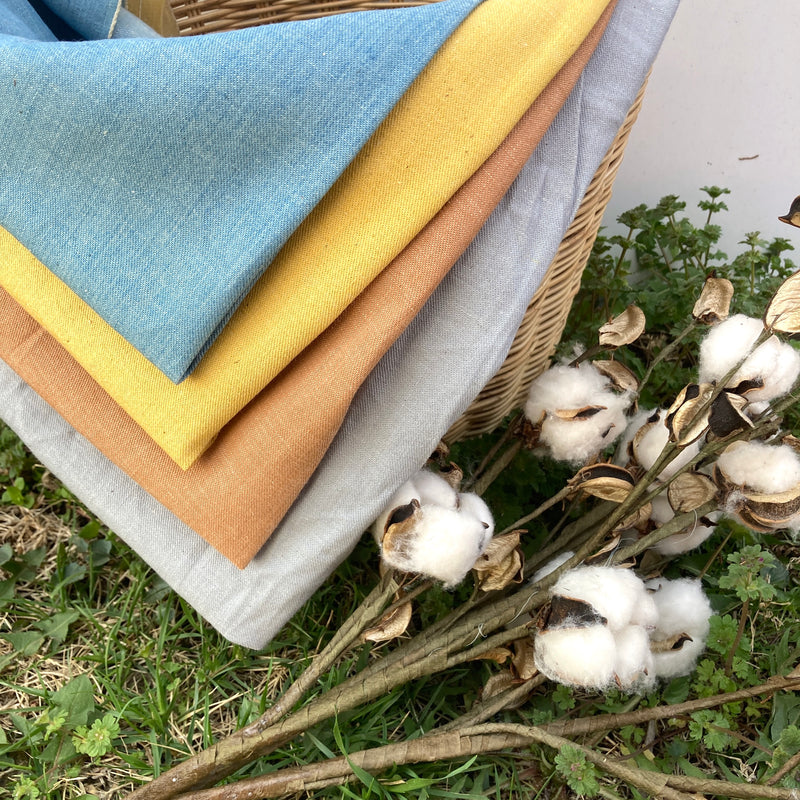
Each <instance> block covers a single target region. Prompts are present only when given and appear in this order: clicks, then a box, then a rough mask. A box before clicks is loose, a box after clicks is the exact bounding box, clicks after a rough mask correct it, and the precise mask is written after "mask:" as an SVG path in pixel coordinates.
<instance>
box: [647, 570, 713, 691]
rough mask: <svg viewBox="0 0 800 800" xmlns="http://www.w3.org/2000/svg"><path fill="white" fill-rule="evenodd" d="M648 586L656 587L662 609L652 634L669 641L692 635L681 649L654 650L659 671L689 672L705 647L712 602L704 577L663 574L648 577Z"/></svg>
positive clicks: (661, 673)
mask: <svg viewBox="0 0 800 800" xmlns="http://www.w3.org/2000/svg"><path fill="white" fill-rule="evenodd" d="M647 587H648V589H651V590H654V591H653V595H652V597H653V600H654V601H655V604H656V608H657V609H658V624H657V625H656V627H655V629H654V630H653V631H652V633H651V634H650V639H651V641H652V642H662V641H667V640H670V639H672V638H673V637H676V636H678V635H679V634H686V635H687V636H689V637H691V641H685V642H684V643H683V645H682V646H681V648H680V649H678V650H667V651H665V652H654V653H653V661H654V663H655V669H656V673H657V675H658V676H659V677H662V678H674V677H677V676H679V675H688V674H689V673H690V672H691V671H692V670H693V669H694V666H695V664H696V662H697V658H698V656H699V655H700V654H701V653H702V652H703V650H704V649H705V644H706V638H707V637H708V631H709V619H710V618H711V614H712V611H711V604H710V603H709V602H708V598H707V597H706V595H705V592H704V591H703V589H702V586H701V585H700V581H696V580H692V579H691V578H682V579H680V580H675V581H668V580H664V579H660V578H659V579H656V580H653V581H648V583H647Z"/></svg>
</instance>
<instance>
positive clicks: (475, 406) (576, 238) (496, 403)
mask: <svg viewBox="0 0 800 800" xmlns="http://www.w3.org/2000/svg"><path fill="white" fill-rule="evenodd" d="M643 96H644V86H643V87H642V88H641V90H640V91H639V94H638V96H637V97H636V100H635V101H634V103H633V105H632V106H631V108H630V110H629V111H628V115H627V117H626V118H625V121H624V122H623V124H622V126H621V127H620V129H619V131H618V133H617V136H616V138H615V139H614V142H613V143H612V145H611V147H610V148H609V150H608V152H607V153H606V156H605V158H604V159H603V160H602V161H601V162H600V166H599V167H598V168H597V172H595V175H594V177H593V179H592V181H591V183H590V184H589V188H588V189H587V190H586V194H585V195H584V197H583V200H582V201H581V204H580V207H579V208H578V211H577V213H576V215H575V218H574V219H573V221H572V223H571V224H570V226H569V228H567V232H566V234H565V236H564V239H563V240H562V242H561V245H560V246H559V248H558V251H557V252H556V256H555V258H554V259H553V261H552V263H551V264H550V266H549V267H548V269H547V272H546V273H545V277H544V279H543V281H542V283H541V284H540V285H539V288H538V289H537V291H536V294H535V295H534V296H533V299H532V300H531V302H530V304H529V306H528V308H527V310H526V312H525V316H524V318H523V321H522V324H521V325H520V327H519V330H518V331H517V334H516V337H515V338H514V342H513V344H512V345H511V349H510V350H509V352H508V356H507V357H506V360H505V361H504V363H503V366H502V367H501V368H500V369H499V370H498V372H497V373H496V374H495V376H494V377H493V378H492V379H491V380H490V381H489V382H488V383H487V384H486V386H485V387H484V388H483V390H482V391H481V392H480V394H479V395H478V396H477V397H476V398H475V400H474V401H473V403H472V405H471V406H470V407H469V408H468V409H467V410H466V412H465V413H464V414H463V415H462V416H461V417H460V418H459V419H458V420H457V421H456V422H455V423H454V425H453V426H452V427H451V428H450V430H449V431H448V432H447V435H446V436H445V437H444V438H445V440H446V441H448V442H454V441H457V440H458V439H464V438H466V437H468V436H475V435H478V434H481V433H487V432H489V431H492V430H494V429H495V428H496V427H497V426H498V425H499V424H500V423H501V422H502V421H503V419H504V418H505V417H506V416H507V415H508V414H509V413H510V412H511V411H513V410H514V409H516V408H520V407H521V406H522V405H524V403H525V399H526V397H527V394H528V389H529V388H530V385H531V383H532V382H533V380H534V379H535V378H536V377H537V376H539V375H540V374H541V373H542V372H544V370H545V369H547V367H548V366H549V362H550V357H551V356H552V354H553V351H554V350H555V348H556V345H557V344H558V342H559V340H560V339H561V334H562V333H563V331H564V326H565V324H566V321H567V316H568V314H569V310H570V307H571V306H572V300H573V298H574V297H575V295H576V294H577V292H578V289H579V288H580V283H581V276H582V274H583V270H584V267H585V266H586V262H587V261H588V260H589V255H590V254H591V251H592V246H593V245H594V240H595V238H596V237H597V233H598V231H599V230H600V223H601V221H602V218H603V212H604V211H605V208H606V205H607V204H608V201H609V199H610V198H611V189H612V186H613V183H614V178H615V177H616V174H617V170H618V169H619V165H620V163H621V162H622V156H623V153H624V150H625V145H626V143H627V141H628V136H629V134H630V131H631V128H632V127H633V124H634V122H635V121H636V117H637V115H638V113H639V108H640V107H641V104H642V98H643Z"/></svg>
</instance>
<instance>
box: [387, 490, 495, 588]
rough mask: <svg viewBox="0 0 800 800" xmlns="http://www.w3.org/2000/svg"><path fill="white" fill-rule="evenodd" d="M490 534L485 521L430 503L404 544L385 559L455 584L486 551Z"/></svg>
mask: <svg viewBox="0 0 800 800" xmlns="http://www.w3.org/2000/svg"><path fill="white" fill-rule="evenodd" d="M487 543H488V538H487V537H486V528H485V527H484V526H483V523H482V522H481V521H480V520H478V519H476V518H475V517H473V516H471V515H470V514H462V513H461V512H460V511H453V510H452V509H449V508H440V507H439V506H434V505H427V506H422V507H421V508H420V513H419V520H418V521H417V523H416V525H415V527H414V529H413V532H412V534H411V535H409V536H408V538H407V540H406V542H405V543H404V546H403V547H402V548H398V549H397V550H396V551H395V550H392V551H391V552H387V549H386V548H384V549H383V552H382V558H383V561H384V563H385V564H386V565H387V566H389V567H392V568H394V569H399V570H403V571H405V572H416V573H419V574H421V575H426V576H428V577H430V578H435V579H436V580H440V581H442V582H443V583H444V585H445V588H452V587H453V586H455V585H456V584H457V583H460V582H461V581H462V580H463V579H464V577H465V576H466V574H467V573H468V572H469V571H470V570H471V569H472V567H473V565H474V564H475V561H476V560H477V559H478V557H479V556H480V555H481V553H482V552H483V550H484V548H485V546H486V544H487Z"/></svg>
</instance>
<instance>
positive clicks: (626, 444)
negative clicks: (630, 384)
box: [614, 408, 656, 467]
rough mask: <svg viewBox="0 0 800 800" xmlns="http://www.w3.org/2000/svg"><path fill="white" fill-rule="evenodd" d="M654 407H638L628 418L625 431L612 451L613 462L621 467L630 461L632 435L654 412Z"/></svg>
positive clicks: (634, 434)
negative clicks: (613, 451)
mask: <svg viewBox="0 0 800 800" xmlns="http://www.w3.org/2000/svg"><path fill="white" fill-rule="evenodd" d="M655 413H656V411H655V409H652V408H651V409H647V408H640V409H639V411H637V412H636V413H635V414H634V415H633V416H632V417H631V418H630V419H629V420H628V426H627V427H626V428H625V433H624V434H623V436H622V438H621V439H620V440H619V442H618V443H617V450H616V452H615V453H614V463H615V464H618V465H619V466H621V467H624V466H626V465H627V463H628V461H630V445H631V443H632V442H633V437H634V436H636V433H637V431H638V430H639V428H641V427H642V425H644V424H645V423H646V422H647V421H648V420H649V419H650V417H652V416H653V414H655Z"/></svg>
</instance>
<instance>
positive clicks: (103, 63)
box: [0, 0, 480, 382]
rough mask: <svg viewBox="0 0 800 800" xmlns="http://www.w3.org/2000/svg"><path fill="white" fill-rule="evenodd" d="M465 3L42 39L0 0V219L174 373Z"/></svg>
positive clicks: (105, 26) (38, 27) (82, 20)
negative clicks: (210, 28) (155, 33)
mask: <svg viewBox="0 0 800 800" xmlns="http://www.w3.org/2000/svg"><path fill="white" fill-rule="evenodd" d="M48 2H51V3H53V10H58V8H56V6H64V5H67V6H74V4H72V3H64V0H48ZM479 2H480V0H444V1H443V2H439V3H432V4H429V5H424V6H420V7H416V8H403V9H392V10H383V11H372V12H358V13H353V14H341V15H334V16H330V17H325V18H323V19H317V20H306V21H302V22H288V23H284V24H281V25H267V26H263V27H259V28H251V29H249V30H244V31H234V32H226V33H219V34H213V35H208V36H197V37H186V38H181V39H152V38H133V39H105V38H103V39H102V40H96V41H85V42H57V41H53V40H52V35H51V34H50V32H49V30H48V29H47V28H46V26H43V25H42V24H41V22H36V20H35V19H34V18H33V16H32V15H31V12H30V10H29V9H28V10H27V11H26V9H25V8H24V5H23V4H22V3H21V0H0V130H2V132H3V133H2V136H1V137H0V163H1V164H3V170H2V171H0V225H2V226H3V227H5V228H6V229H7V230H8V231H10V232H11V233H12V234H13V235H14V236H15V237H16V238H17V239H19V240H20V241H21V242H22V243H23V244H24V245H25V246H26V247H28V249H30V250H31V251H32V252H33V253H34V254H35V255H36V256H37V258H39V260H41V261H42V262H43V263H44V264H45V265H46V266H47V267H48V268H49V269H51V270H52V271H53V272H54V273H56V274H57V275H58V276H59V277H60V278H61V279H62V280H63V281H64V282H65V283H67V284H68V285H69V286H70V287H71V288H72V289H73V290H74V291H75V292H76V293H77V294H78V295H80V296H81V297H82V298H83V299H84V300H85V301H86V302H87V303H88V304H89V305H91V306H92V307H93V308H94V309H95V311H97V312H98V313H99V314H100V315H101V316H102V317H104V318H105V319H106V320H107V321H108V322H109V323H110V324H111V325H112V326H113V327H114V328H116V330H117V331H118V332H119V333H120V334H122V335H123V336H124V337H125V338H126V339H128V341H130V342H131V344H133V345H134V346H135V347H136V348H137V349H138V350H140V351H141V352H142V353H143V354H144V355H145V356H146V357H147V358H149V359H150V360H151V361H152V362H153V363H154V364H155V365H156V366H157V367H158V368H159V369H161V370H162V371H163V372H164V373H165V374H166V375H167V376H168V377H169V378H170V379H171V380H173V381H176V382H177V381H180V380H181V379H182V378H184V377H185V376H186V375H187V374H188V372H189V371H191V368H192V366H193V365H194V364H195V363H196V362H197V360H198V359H199V357H200V356H201V355H202V353H203V352H204V351H205V349H206V348H207V347H208V346H209V345H210V343H211V342H212V341H213V339H214V337H215V335H216V333H217V332H218V331H219V329H220V328H221V326H222V325H224V323H225V322H226V320H227V319H228V317H229V316H230V315H231V314H232V313H233V311H234V310H235V308H236V307H237V305H238V304H239V302H240V301H241V299H242V298H243V296H244V295H245V294H246V292H247V291H248V289H249V288H250V287H251V286H252V284H253V283H254V282H255V281H256V280H257V278H258V277H259V276H260V275H261V273H262V272H263V271H264V269H266V268H267V266H268V264H269V262H270V261H271V259H272V258H273V257H274V255H275V254H276V253H277V251H278V250H279V249H280V247H281V246H282V245H283V244H284V242H285V241H286V240H287V239H288V237H289V236H290V235H291V233H292V232H293V231H294V230H295V229H296V228H297V226H298V225H299V224H300V223H301V222H302V220H303V219H304V218H305V216H306V215H307V214H308V213H309V211H311V209H312V208H313V207H314V205H315V204H316V203H317V202H318V201H319V199H320V198H321V197H322V196H323V195H324V193H325V192H326V191H327V190H328V189H329V188H330V186H331V185H332V184H333V182H334V181H335V180H336V178H337V177H338V176H339V175H340V174H341V172H342V171H343V170H344V168H345V167H346V166H347V165H348V163H349V162H350V161H351V160H352V158H353V157H354V156H355V155H356V153H357V152H358V151H359V150H360V149H361V147H362V146H363V144H364V143H365V142H366V140H367V139H368V138H369V136H370V135H371V134H372V132H373V131H374V130H375V128H376V127H377V126H378V125H379V124H380V122H381V121H382V120H383V119H384V117H385V116H386V115H387V114H388V112H389V111H390V110H391V108H392V107H393V106H394V105H395V104H396V103H397V101H398V99H399V98H400V96H401V95H402V93H403V92H404V91H405V90H406V89H407V88H408V86H409V85H410V84H411V82H412V81H413V80H414V78H415V77H416V75H417V74H418V73H419V72H420V70H421V69H422V68H423V67H424V66H425V64H426V63H427V62H428V61H429V60H430V58H431V57H432V56H433V55H434V54H435V52H436V51H437V49H438V48H439V47H440V46H441V44H442V43H443V42H444V40H445V39H446V38H447V37H448V36H449V35H450V34H451V33H452V31H453V30H454V29H455V28H456V27H457V26H458V24H459V23H460V22H461V21H462V20H463V19H464V18H465V17H466V15H467V14H468V13H469V12H470V10H471V9H472V8H474V7H475V6H476V5H477V4H478V3H479ZM85 5H86V3H85V2H81V3H78V4H77V6H74V8H76V9H77V11H78V12H80V13H76V14H73V15H71V16H70V18H69V19H67V20H66V21H67V22H68V23H69V24H70V25H71V26H72V27H75V28H76V29H78V28H79V29H80V30H79V33H81V34H82V35H102V36H103V37H106V36H108V35H110V33H111V29H112V28H113V21H114V17H113V16H112V18H111V19H110V20H109V13H110V12H111V11H112V10H114V9H115V8H116V3H111V2H107V1H106V2H104V3H96V4H94V5H95V6H96V7H97V8H98V9H99V11H98V17H97V19H95V20H93V18H92V17H90V16H88V15H87V8H85V7H84V6H85ZM87 20H88V21H87ZM92 21H93V22H94V23H95V24H90V22H92ZM26 37H27V38H26Z"/></svg>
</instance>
